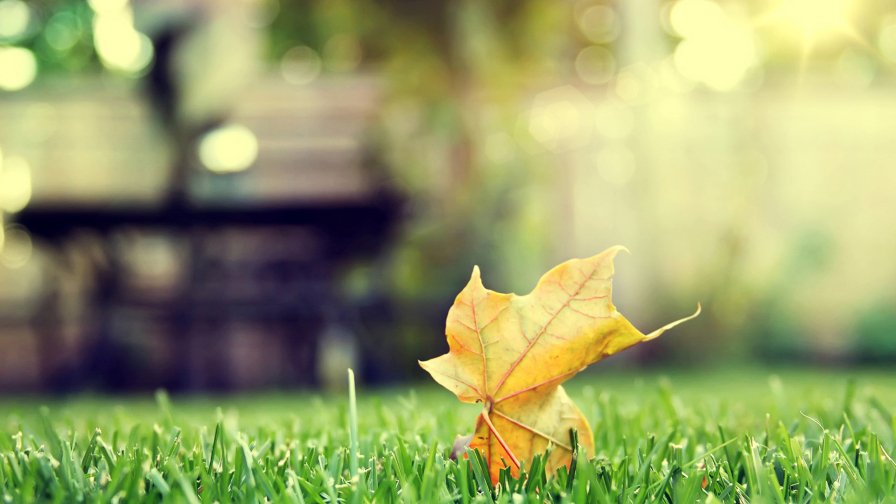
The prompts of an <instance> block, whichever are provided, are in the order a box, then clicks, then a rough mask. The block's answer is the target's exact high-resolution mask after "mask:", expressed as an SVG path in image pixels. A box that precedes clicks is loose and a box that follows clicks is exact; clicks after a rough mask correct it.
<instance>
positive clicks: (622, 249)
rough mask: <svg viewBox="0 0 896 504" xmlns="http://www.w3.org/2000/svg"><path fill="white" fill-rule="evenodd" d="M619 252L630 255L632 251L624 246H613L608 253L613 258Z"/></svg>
mask: <svg viewBox="0 0 896 504" xmlns="http://www.w3.org/2000/svg"><path fill="white" fill-rule="evenodd" d="M620 252H625V253H626V254H631V253H632V251H631V250H629V249H628V247H626V246H625V245H614V246H612V247H610V253H612V254H613V255H614V256H615V255H616V254H618V253H620Z"/></svg>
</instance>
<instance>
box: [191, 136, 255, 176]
mask: <svg viewBox="0 0 896 504" xmlns="http://www.w3.org/2000/svg"><path fill="white" fill-rule="evenodd" d="M257 157H258V139H257V138H256V137H255V134H254V133H252V131H251V130H250V129H249V128H247V127H245V126H242V125H239V124H230V125H226V126H222V127H220V128H216V129H214V130H212V131H209V132H208V133H206V134H205V135H203V137H202V138H201V139H200V140H199V161H200V162H202V164H203V166H205V167H206V168H208V169H209V171H212V172H215V173H235V172H240V171H243V170H246V169H248V168H249V167H250V166H252V163H254V162H255V159H256V158H257Z"/></svg>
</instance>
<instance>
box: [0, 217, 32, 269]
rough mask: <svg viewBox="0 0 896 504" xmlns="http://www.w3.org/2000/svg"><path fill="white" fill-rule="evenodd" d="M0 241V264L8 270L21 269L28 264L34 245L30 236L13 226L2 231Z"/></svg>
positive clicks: (21, 228) (20, 228)
mask: <svg viewBox="0 0 896 504" xmlns="http://www.w3.org/2000/svg"><path fill="white" fill-rule="evenodd" d="M3 234H4V236H3V239H2V241H0V263H2V264H3V265H4V266H6V267H7V268H10V269H17V268H21V267H22V266H24V265H26V264H28V261H29V260H30V259H31V254H32V253H33V250H34V245H33V243H32V241H31V235H30V234H29V233H28V231H27V230H26V229H25V228H23V227H22V226H19V225H16V224H13V225H11V226H8V227H7V228H6V229H5V230H4V233H3Z"/></svg>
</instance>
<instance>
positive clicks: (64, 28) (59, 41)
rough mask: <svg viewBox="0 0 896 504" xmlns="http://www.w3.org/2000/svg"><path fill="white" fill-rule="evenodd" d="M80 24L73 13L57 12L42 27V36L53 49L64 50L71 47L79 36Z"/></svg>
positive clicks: (80, 32) (80, 31)
mask: <svg viewBox="0 0 896 504" xmlns="http://www.w3.org/2000/svg"><path fill="white" fill-rule="evenodd" d="M82 31H83V29H82V27H81V24H80V22H79V20H78V18H76V17H75V16H74V15H73V14H71V13H69V12H58V13H56V14H54V15H53V17H51V18H50V19H49V20H48V21H47V24H46V26H45V27H44V33H43V34H44V38H45V39H46V40H47V44H49V46H50V47H52V48H53V49H55V50H57V51H59V52H64V51H68V50H69V49H71V48H72V47H73V46H74V45H75V44H76V43H77V42H78V40H79V39H80V38H81V34H82Z"/></svg>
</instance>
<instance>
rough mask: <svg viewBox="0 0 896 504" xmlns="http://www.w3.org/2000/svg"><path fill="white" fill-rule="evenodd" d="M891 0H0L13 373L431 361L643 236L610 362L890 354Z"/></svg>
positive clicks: (184, 373) (1, 229)
mask: <svg viewBox="0 0 896 504" xmlns="http://www.w3.org/2000/svg"><path fill="white" fill-rule="evenodd" d="M894 77H896V5H893V4H891V2H889V1H887V0H750V1H743V2H736V1H715V0H674V1H665V0H625V1H622V0H619V1H615V2H614V1H612V0H577V1H567V0H564V1H557V0H524V1H498V2H479V1H474V0H462V1H431V2H417V1H410V0H389V1H386V2H375V1H368V0H352V1H345V0H319V1H314V0H311V1H289V0H241V1H225V0H217V1H214V0H189V1H173V0H170V1H168V0H166V1H151V0H90V1H89V2H85V1H77V0H35V1H21V0H0V223H2V225H0V391H6V392H29V391H59V392H67V391H83V390H101V391H122V390H124V391H128V390H147V389H153V388H157V387H166V388H169V389H172V390H176V391H206V390H243V389H268V388H282V387H296V386H298V387H326V386H333V385H334V384H338V383H341V382H342V380H343V377H344V370H345V368H346V367H349V366H352V367H354V368H355V369H357V370H358V371H359V373H360V375H361V377H362V379H364V380H366V381H367V382H369V383H381V384H382V383H395V382H398V381H401V380H418V379H420V378H422V376H423V375H422V373H421V371H420V370H419V369H418V367H417V364H416V362H417V359H425V358H430V357H432V356H435V355H438V354H440V353H442V352H444V351H445V349H446V348H447V345H446V344H445V340H444V316H445V314H446V312H447V309H448V307H449V306H450V303H451V302H452V300H453V297H454V295H456V293H457V292H458V291H459V290H460V289H461V288H462V287H463V285H464V284H465V283H466V280H467V278H468V276H469V274H470V271H471V269H472V267H473V265H474V264H478V265H479V266H480V267H481V268H482V271H483V279H484V282H485V284H486V286H487V287H489V288H492V289H495V290H499V291H505V292H509V291H513V292H517V293H525V292H528V290H529V289H530V288H531V287H532V286H533V285H534V283H535V281H536V280H537V278H538V277H539V276H540V274H541V273H543V272H544V271H546V270H547V269H548V268H549V267H551V266H553V265H554V264H556V263H558V262H561V261H563V260H566V259H568V258H571V257H581V256H587V255H591V254H594V253H597V252H599V251H601V250H603V249H604V248H606V247H608V246H611V245H616V244H623V245H625V246H627V247H628V248H629V249H630V251H631V254H630V255H626V254H622V255H620V256H619V257H618V259H617V262H616V265H617V275H616V281H615V292H614V298H615V304H616V305H617V307H618V308H619V310H620V311H621V312H622V313H623V314H624V315H626V316H627V317H628V318H629V319H630V320H631V321H632V322H633V323H635V325H636V326H637V327H639V328H640V329H642V330H643V331H645V332H646V331H650V330H653V329H654V328H656V327H658V326H659V325H662V324H664V323H666V322H668V321H670V320H673V319H675V318H678V317H681V316H684V315H686V314H689V313H691V312H692V311H693V309H694V306H695V304H696V303H697V302H698V301H699V302H702V304H703V307H704V312H703V315H702V316H701V317H700V318H699V319H697V320H696V321H693V322H690V323H688V324H686V325H685V326H682V327H681V328H677V329H675V330H674V331H673V332H670V333H669V334H667V335H665V336H663V337H662V338H661V339H660V340H658V341H656V342H652V343H651V344H649V345H645V346H644V347H643V348H638V349H634V350H632V351H629V352H627V353H626V354H625V355H623V356H620V357H619V358H614V359H613V362H612V363H608V367H619V368H622V367H624V368H635V367H646V366H686V367H688V368H691V367H697V366H708V367H713V366H716V367H717V366H719V365H725V366H728V365H729V363H738V364H743V365H754V364H757V363H758V364H761V365H767V366H770V367H782V366H791V365H819V366H833V365H836V366H862V365H881V364H883V365H892V364H893V363H894V362H896V289H894V285H896V261H894V259H893V258H894V257H896V199H894V198H893V190H894V188H896V170H894V169H893V160H894V159H896V141H894V136H893V135H894V132H896V79H894Z"/></svg>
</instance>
